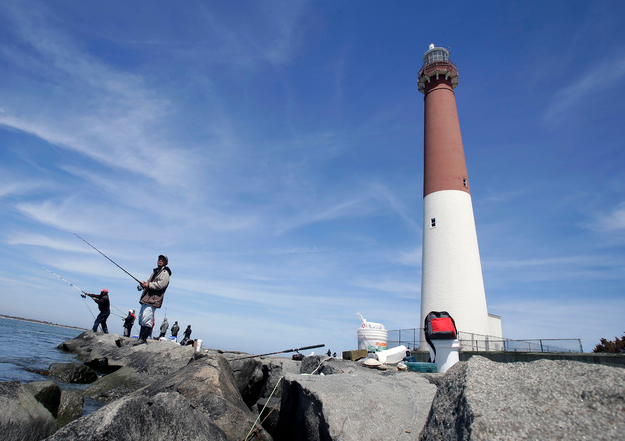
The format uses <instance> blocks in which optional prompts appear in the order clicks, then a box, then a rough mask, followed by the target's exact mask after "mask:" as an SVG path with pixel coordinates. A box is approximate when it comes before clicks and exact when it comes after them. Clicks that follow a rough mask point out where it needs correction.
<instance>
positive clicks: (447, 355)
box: [430, 339, 460, 373]
mask: <svg viewBox="0 0 625 441" xmlns="http://www.w3.org/2000/svg"><path fill="white" fill-rule="evenodd" d="M432 344H433V345H434V347H435V348H436V358H434V351H433V350H432V348H431V347H430V358H431V359H434V363H436V368H437V370H438V372H439V373H445V372H447V369H449V368H450V367H452V366H453V365H454V364H456V363H458V361H460V357H459V354H458V351H459V350H460V342H459V341H458V339H455V340H432Z"/></svg>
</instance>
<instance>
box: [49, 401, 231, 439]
mask: <svg viewBox="0 0 625 441" xmlns="http://www.w3.org/2000/svg"><path fill="white" fill-rule="evenodd" d="M87 440H106V441H144V440H150V441H166V440H179V441H182V440H185V441H186V440H189V441H227V438H226V436H225V435H224V433H223V432H222V431H221V430H220V429H219V428H218V427H217V426H216V425H215V424H213V423H212V422H210V421H209V419H208V418H206V416H205V415H203V414H202V413H201V412H200V411H199V410H198V409H196V408H195V407H194V406H193V405H192V404H191V403H190V402H189V401H188V400H186V399H185V398H184V397H183V396H182V395H180V394H179V393H177V392H175V391H170V392H159V393H157V394H155V395H152V396H144V395H138V394H132V395H129V396H127V397H124V398H121V399H119V400H117V401H114V402H112V403H110V404H108V405H106V406H104V407H102V408H100V409H99V410H97V411H95V412H93V413H92V414H90V415H87V416H85V417H83V418H80V419H78V420H76V421H74V422H72V423H70V424H68V425H67V426H65V427H63V428H61V429H59V430H58V432H56V433H55V434H54V435H53V436H51V437H50V438H47V441H87Z"/></svg>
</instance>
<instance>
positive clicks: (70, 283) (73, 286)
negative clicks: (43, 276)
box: [44, 268, 87, 294]
mask: <svg viewBox="0 0 625 441" xmlns="http://www.w3.org/2000/svg"><path fill="white" fill-rule="evenodd" d="M44 269H45V270H46V271H47V272H49V273H50V274H53V275H55V276H57V277H58V278H59V279H61V280H62V281H63V282H65V283H67V284H68V285H69V286H71V287H72V288H74V289H77V290H78V291H80V292H81V293H82V294H87V291H85V290H84V289H80V288H78V287H77V286H76V285H74V284H73V283H72V282H69V281H67V280H65V279H64V278H63V277H61V276H59V275H58V274H57V273H53V272H52V271H50V270H49V269H47V268H44Z"/></svg>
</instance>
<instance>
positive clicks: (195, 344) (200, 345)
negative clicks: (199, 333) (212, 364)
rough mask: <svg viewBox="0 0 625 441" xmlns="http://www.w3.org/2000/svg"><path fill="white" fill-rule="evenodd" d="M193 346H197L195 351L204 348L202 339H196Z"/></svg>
mask: <svg viewBox="0 0 625 441" xmlns="http://www.w3.org/2000/svg"><path fill="white" fill-rule="evenodd" d="M193 346H195V352H200V350H201V349H202V340H200V339H199V338H198V339H197V340H195V343H194V344H193Z"/></svg>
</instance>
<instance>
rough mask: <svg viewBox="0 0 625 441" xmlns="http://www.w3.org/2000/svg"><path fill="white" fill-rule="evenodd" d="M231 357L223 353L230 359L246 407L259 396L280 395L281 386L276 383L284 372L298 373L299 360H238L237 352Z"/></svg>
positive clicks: (255, 358) (282, 358)
mask: <svg viewBox="0 0 625 441" xmlns="http://www.w3.org/2000/svg"><path fill="white" fill-rule="evenodd" d="M235 355H236V356H235V357H234V358H232V356H231V354H224V356H225V357H226V358H227V359H228V360H229V361H230V366H231V368H232V372H233V374H234V379H235V382H236V385H237V388H238V389H239V392H240V393H241V396H242V397H243V400H244V401H245V403H246V404H247V406H248V407H250V408H253V407H254V405H255V404H256V402H257V401H258V400H259V399H260V398H268V397H269V396H271V394H272V393H273V396H274V397H278V398H279V397H280V396H282V388H281V387H278V388H276V387H275V386H276V384H277V383H278V381H279V380H280V378H282V377H283V376H284V374H286V373H287V372H289V373H293V374H296V373H299V372H300V364H301V362H300V361H295V360H291V359H288V358H284V357H262V358H260V357H254V358H245V359H242V360H238V359H237V358H238V357H240V355H239V354H235Z"/></svg>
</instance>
